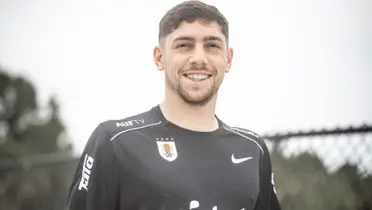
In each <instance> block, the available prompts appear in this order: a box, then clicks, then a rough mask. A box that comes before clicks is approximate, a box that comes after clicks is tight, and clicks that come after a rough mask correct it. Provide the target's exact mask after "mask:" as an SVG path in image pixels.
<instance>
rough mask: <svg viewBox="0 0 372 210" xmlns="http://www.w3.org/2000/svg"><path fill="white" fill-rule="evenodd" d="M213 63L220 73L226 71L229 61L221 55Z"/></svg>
mask: <svg viewBox="0 0 372 210" xmlns="http://www.w3.org/2000/svg"><path fill="white" fill-rule="evenodd" d="M211 64H212V67H213V68H214V69H216V70H217V71H218V73H224V72H225V71H226V68H227V62H226V61H225V59H223V58H221V57H219V58H218V59H214V60H213V62H211Z"/></svg>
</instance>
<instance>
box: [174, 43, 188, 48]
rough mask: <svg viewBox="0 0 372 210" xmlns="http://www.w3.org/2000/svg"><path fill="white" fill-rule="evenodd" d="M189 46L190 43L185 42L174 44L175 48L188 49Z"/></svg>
mask: <svg viewBox="0 0 372 210" xmlns="http://www.w3.org/2000/svg"><path fill="white" fill-rule="evenodd" d="M190 47H191V44H186V43H183V44H178V45H176V49H179V48H185V49H188V48H190Z"/></svg>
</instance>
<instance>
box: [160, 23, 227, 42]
mask: <svg viewBox="0 0 372 210" xmlns="http://www.w3.org/2000/svg"><path fill="white" fill-rule="evenodd" d="M179 37H192V38H194V39H195V40H203V39H204V38H205V37H219V38H220V39H221V40H223V41H224V42H225V41H226V38H225V36H224V35H223V34H222V32H221V27H220V25H218V23H216V22H201V21H194V22H192V23H187V22H182V23H181V24H180V25H179V27H178V28H177V29H175V30H174V31H173V32H172V33H170V34H169V35H168V37H167V38H166V42H170V43H171V42H173V41H174V40H176V39H177V38H179Z"/></svg>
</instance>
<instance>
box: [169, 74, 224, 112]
mask: <svg viewBox="0 0 372 210" xmlns="http://www.w3.org/2000/svg"><path fill="white" fill-rule="evenodd" d="M166 83H167V86H168V87H169V88H170V89H171V90H173V91H174V92H175V93H177V94H178V96H179V97H180V98H181V99H182V100H183V101H184V102H185V103H186V104H188V105H191V106H199V107H203V106H205V105H206V104H207V103H208V102H209V101H210V100H211V99H212V98H213V96H214V95H215V94H217V92H218V89H219V87H220V85H219V84H220V83H219V82H218V81H216V80H215V81H214V82H213V85H212V87H211V88H210V89H209V90H208V91H207V92H206V93H204V94H203V95H201V96H200V97H198V98H195V97H192V96H190V95H189V94H188V92H187V90H185V89H184V88H183V87H182V85H181V83H180V80H178V83H177V82H172V80H171V79H170V78H169V76H168V75H166Z"/></svg>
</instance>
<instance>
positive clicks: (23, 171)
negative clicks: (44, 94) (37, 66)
mask: <svg viewBox="0 0 372 210" xmlns="http://www.w3.org/2000/svg"><path fill="white" fill-rule="evenodd" d="M66 136H67V135H66V130H65V126H64V125H63V123H62V120H61V118H60V113H59V105H58V102H57V100H56V98H55V97H51V98H50V99H49V103H48V106H47V108H46V109H41V108H40V107H39V104H38V103H37V91H36V89H35V87H34V85H33V84H32V83H31V82H30V81H29V80H27V79H26V78H24V77H22V76H13V75H10V74H8V73H6V72H5V71H4V70H3V69H1V68H0V187H1V189H0V209H8V210H12V209H28V210H33V209H38V210H44V209H45V210H46V209H56V210H58V209H61V210H62V209H63V205H64V200H65V197H66V193H67V188H68V182H69V181H70V180H71V175H72V173H73V170H74V167H75V166H76V161H72V162H68V163H61V164H55V163H53V160H55V157H56V155H57V156H59V157H71V160H74V159H73V156H72V146H71V144H70V143H69V141H68V139H67V138H66ZM38 155H44V156H43V157H42V158H40V156H38ZM61 155H62V156H61ZM27 157H30V158H31V159H27ZM19 160H24V161H26V162H22V161H21V162H20V161H19ZM40 160H42V162H43V163H44V165H40V164H34V162H35V161H39V162H40ZM48 160H50V163H48ZM22 163H28V164H22Z"/></svg>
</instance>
